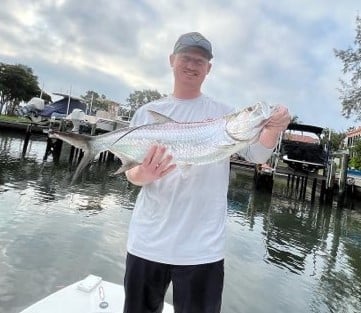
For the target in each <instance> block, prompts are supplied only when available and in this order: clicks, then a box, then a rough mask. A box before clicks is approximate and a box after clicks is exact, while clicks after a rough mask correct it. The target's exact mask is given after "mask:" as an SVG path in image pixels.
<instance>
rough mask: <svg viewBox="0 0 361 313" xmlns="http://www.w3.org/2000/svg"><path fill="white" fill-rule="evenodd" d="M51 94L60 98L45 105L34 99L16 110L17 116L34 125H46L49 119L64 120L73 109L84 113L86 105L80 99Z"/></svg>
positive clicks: (38, 99)
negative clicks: (28, 120) (27, 119)
mask: <svg viewBox="0 0 361 313" xmlns="http://www.w3.org/2000/svg"><path fill="white" fill-rule="evenodd" d="M53 94H54V95H56V96H60V97H62V98H61V99H60V100H57V101H55V102H53V103H50V104H45V101H44V100H43V99H41V98H38V97H34V98H32V99H31V100H30V101H29V102H28V103H27V104H26V105H25V106H23V107H21V108H20V109H19V110H18V114H19V115H21V116H24V117H27V118H29V119H30V120H31V121H32V122H33V123H35V124H48V123H49V122H50V119H60V118H65V117H66V116H68V115H69V114H70V113H71V112H73V110H74V109H79V110H82V111H83V112H85V111H86V108H87V105H86V103H85V102H84V101H83V100H82V99H81V98H78V97H74V96H70V95H67V94H63V93H53Z"/></svg>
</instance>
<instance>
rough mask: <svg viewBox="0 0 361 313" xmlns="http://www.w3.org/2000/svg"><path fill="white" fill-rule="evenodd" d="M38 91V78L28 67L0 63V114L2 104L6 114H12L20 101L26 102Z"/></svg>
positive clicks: (36, 94) (38, 92) (38, 93)
mask: <svg viewBox="0 0 361 313" xmlns="http://www.w3.org/2000/svg"><path fill="white" fill-rule="evenodd" d="M40 92H41V90H40V88H39V84H38V78H37V77H36V76H35V75H34V74H33V70H32V69H31V68H30V67H28V66H26V65H22V64H17V65H10V64H5V63H0V114H1V112H2V111H3V107H4V106H5V107H6V111H7V114H13V113H14V111H15V109H16V108H17V106H18V105H19V103H20V102H21V101H25V102H27V101H29V100H30V99H31V98H32V97H35V96H39V95H40Z"/></svg>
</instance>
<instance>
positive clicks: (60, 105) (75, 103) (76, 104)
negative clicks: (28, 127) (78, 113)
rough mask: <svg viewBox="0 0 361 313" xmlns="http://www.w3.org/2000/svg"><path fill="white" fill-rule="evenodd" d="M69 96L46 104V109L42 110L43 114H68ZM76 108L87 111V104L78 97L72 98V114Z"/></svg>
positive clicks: (70, 108)
mask: <svg viewBox="0 0 361 313" xmlns="http://www.w3.org/2000/svg"><path fill="white" fill-rule="evenodd" d="M68 101H69V98H68V97H66V98H63V99H60V100H58V101H55V102H54V103H52V104H49V105H46V106H45V107H44V110H42V111H41V112H40V115H41V116H44V117H51V115H52V114H53V113H58V114H67V110H68ZM74 109H80V110H82V111H84V112H85V111H86V104H85V103H84V102H82V101H80V100H78V99H74V98H70V104H69V111H68V113H69V114H70V113H71V112H72V111H73V110H74Z"/></svg>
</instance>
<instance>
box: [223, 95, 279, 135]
mask: <svg viewBox="0 0 361 313" xmlns="http://www.w3.org/2000/svg"><path fill="white" fill-rule="evenodd" d="M273 110H274V108H273V107H272V106H270V105H268V104H266V103H265V102H258V103H256V104H255V105H253V106H250V107H247V108H245V109H243V110H241V111H239V112H236V113H233V114H231V115H229V116H228V117H227V123H226V132H227V134H228V135H229V136H230V137H232V138H233V139H235V140H239V141H245V140H246V141H252V140H254V139H255V138H256V137H257V138H258V135H259V133H260V131H261V129H262V128H263V126H264V125H265V124H266V122H267V121H268V119H269V118H270V116H271V114H272V112H273Z"/></svg>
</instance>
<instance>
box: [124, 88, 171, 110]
mask: <svg viewBox="0 0 361 313" xmlns="http://www.w3.org/2000/svg"><path fill="white" fill-rule="evenodd" d="M165 96H166V95H164V94H163V95H161V94H160V93H159V91H157V90H150V89H147V90H146V89H144V90H142V91H140V90H136V91H134V92H133V93H131V94H130V95H129V97H128V98H127V100H126V101H127V105H128V106H129V107H130V110H131V111H133V112H134V111H135V110H137V109H138V108H139V107H141V106H142V105H143V104H146V103H148V102H151V101H154V100H158V99H160V98H162V97H165Z"/></svg>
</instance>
